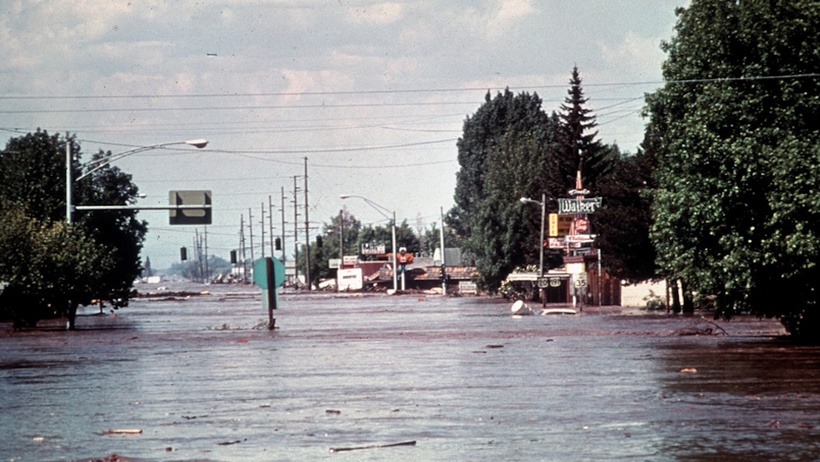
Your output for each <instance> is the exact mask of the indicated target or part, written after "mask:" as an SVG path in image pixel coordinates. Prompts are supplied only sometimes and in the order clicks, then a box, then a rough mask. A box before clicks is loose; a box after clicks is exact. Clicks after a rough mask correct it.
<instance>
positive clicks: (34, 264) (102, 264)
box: [0, 130, 146, 326]
mask: <svg viewBox="0 0 820 462" xmlns="http://www.w3.org/2000/svg"><path fill="white" fill-rule="evenodd" d="M66 144H68V146H69V151H70V153H71V154H72V158H71V163H70V168H71V171H72V176H73V178H79V177H80V176H81V175H82V173H83V170H82V164H81V163H80V159H81V157H82V151H81V148H80V146H79V144H78V143H77V142H76V140H74V139H73V138H61V137H60V136H59V135H49V134H48V133H47V132H46V131H42V130H37V131H36V132H34V133H29V134H26V135H24V136H20V137H16V138H12V139H10V140H9V141H8V142H7V144H6V148H5V149H4V150H2V151H0V198H2V199H3V200H4V201H5V205H4V208H5V210H6V211H7V212H8V211H13V213H14V214H22V217H23V219H24V220H29V221H30V223H33V224H32V225H31V226H32V227H33V229H34V230H35V231H34V237H33V240H32V241H21V242H25V243H26V244H25V245H27V246H28V247H26V248H23V247H22V246H21V249H20V253H21V254H24V253H26V252H29V253H31V254H32V255H36V253H37V251H38V249H40V248H42V247H43V246H45V247H46V248H49V249H52V250H55V251H57V250H59V252H56V253H55V254H54V257H53V259H48V258H39V259H36V258H35V259H32V260H30V262H29V264H28V266H26V267H24V268H22V267H17V269H15V270H14V271H10V272H6V273H3V274H0V280H2V281H5V282H11V283H13V284H11V286H12V287H13V292H14V293H18V294H23V295H22V296H25V297H28V298H30V299H32V300H39V301H40V302H38V303H41V302H42V303H47V304H50V305H53V306H69V307H70V309H69V310H68V313H69V314H70V315H71V316H70V317H69V323H70V325H72V326H73V313H74V311H75V310H76V305H77V304H78V303H79V304H86V303H88V302H90V301H91V300H92V299H100V300H106V299H108V300H112V301H113V302H114V303H118V304H122V303H124V302H125V301H126V300H127V295H128V292H129V290H130V289H131V285H132V283H133V281H134V279H135V278H136V276H137V275H139V273H140V270H141V262H140V259H139V252H140V249H141V246H142V241H143V239H144V236H145V231H146V225H145V223H144V222H140V221H138V220H137V219H136V215H135V214H136V212H135V211H133V210H118V211H94V212H75V213H74V217H75V220H74V223H73V224H72V225H71V226H67V224H66V223H65V220H66V203H65V201H66V194H65V183H66ZM107 154H110V153H99V154H97V157H102V156H106V155H107ZM73 191H74V199H73V203H74V204H82V205H126V204H129V203H132V202H133V201H134V200H135V198H136V195H137V188H136V186H134V185H133V184H132V183H131V177H130V176H129V175H126V174H124V173H123V172H121V171H120V170H119V169H117V168H116V167H111V166H106V167H104V168H101V169H99V170H98V171H96V172H94V173H92V174H91V175H88V176H87V177H85V178H83V179H82V180H80V181H76V182H74V183H73ZM8 213H12V212H8ZM3 229H4V231H6V232H10V231H11V229H10V228H3ZM60 239H63V240H64V241H65V242H64V243H63V244H62V246H61V245H59V242H60ZM49 246H52V247H49ZM72 252H73V253H76V255H74V256H72V255H70V254H71V253H72ZM9 258H10V256H9V254H4V255H3V259H4V260H6V259H9ZM77 259H79V260H77ZM89 262H92V263H94V264H96V265H97V267H96V268H88V267H87V266H86V265H87V264H90V263H89ZM72 265H73V266H72ZM75 266H76V267H75ZM6 267H8V265H7V266H6ZM64 273H65V274H64ZM36 278H41V279H43V281H42V283H37V282H36V280H35V279H36ZM43 284H45V285H43ZM49 284H51V285H49ZM60 298H61V299H60ZM34 305H35V304H32V306H34ZM32 309H33V310H34V308H32ZM58 311H59V310H58ZM37 314H38V315H39V314H42V313H40V312H38V313H37ZM32 317H35V316H32ZM35 318H36V317H35Z"/></svg>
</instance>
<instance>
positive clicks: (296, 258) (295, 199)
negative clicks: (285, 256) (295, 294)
mask: <svg viewBox="0 0 820 462" xmlns="http://www.w3.org/2000/svg"><path fill="white" fill-rule="evenodd" d="M298 178H299V177H298V176H294V177H293V246H294V247H295V249H294V251H293V269H294V273H293V274H294V275H295V276H296V287H299V245H298V244H297V242H299V195H298V193H299V186H297V184H296V180H297V179H298Z"/></svg>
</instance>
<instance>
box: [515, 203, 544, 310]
mask: <svg viewBox="0 0 820 462" xmlns="http://www.w3.org/2000/svg"><path fill="white" fill-rule="evenodd" d="M519 201H520V202H521V203H522V204H538V205H540V206H541V241H540V242H539V246H540V248H541V252H540V260H539V264H538V278H539V279H541V278H543V277H544V216H545V215H546V211H547V195H546V194H541V202H538V201H537V200H533V199H530V198H528V197H522V198H521V199H519ZM538 294H539V296H540V297H541V306H544V305H545V304H546V301H545V300H544V289H543V288H542V287H539V288H538Z"/></svg>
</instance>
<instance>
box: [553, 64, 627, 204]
mask: <svg viewBox="0 0 820 462" xmlns="http://www.w3.org/2000/svg"><path fill="white" fill-rule="evenodd" d="M581 83H582V80H581V75H580V73H579V72H578V67H577V66H575V67H573V68H572V74H571V77H570V79H569V89H568V90H567V96H566V98H565V99H564V103H563V104H562V105H561V110H560V115H559V117H560V118H561V125H562V128H563V129H562V130H561V132H560V134H561V136H560V138H559V140H560V143H561V158H562V162H561V177H562V178H563V181H564V185H565V188H566V189H573V188H575V185H576V178H577V174H578V173H579V172H580V174H581V181H582V184H583V187H584V188H586V189H589V190H591V191H594V190H595V183H596V181H597V178H598V177H599V176H602V175H604V174H605V173H607V172H608V171H609V169H611V167H612V164H613V162H614V161H615V160H616V159H617V156H618V153H617V150H616V151H615V152H613V150H612V149H611V148H609V147H607V146H604V145H603V144H602V143H601V141H600V140H599V139H598V131H597V130H595V127H597V126H598V122H597V119H596V117H595V114H594V113H593V111H592V109H590V108H589V107H587V103H588V102H589V99H588V98H587V97H585V96H584V88H583V87H582V86H581Z"/></svg>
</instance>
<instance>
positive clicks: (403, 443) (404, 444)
mask: <svg viewBox="0 0 820 462" xmlns="http://www.w3.org/2000/svg"><path fill="white" fill-rule="evenodd" d="M415 445H416V442H415V441H402V442H401V443H390V444H374V445H371V446H354V447H350V448H330V452H344V451H360V450H362V449H378V448H394V447H397V446H415Z"/></svg>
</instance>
